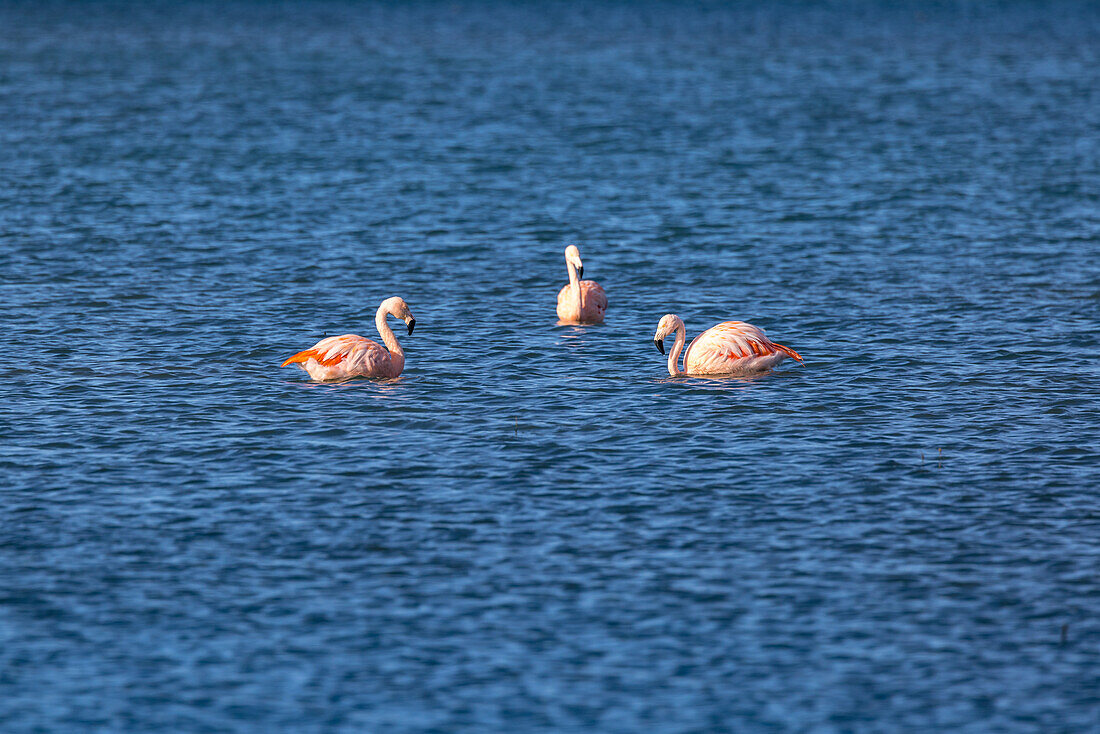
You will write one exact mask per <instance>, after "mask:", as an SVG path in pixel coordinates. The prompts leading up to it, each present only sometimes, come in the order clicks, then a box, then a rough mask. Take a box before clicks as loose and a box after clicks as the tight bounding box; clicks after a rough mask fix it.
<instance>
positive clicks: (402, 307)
mask: <svg viewBox="0 0 1100 734" xmlns="http://www.w3.org/2000/svg"><path fill="white" fill-rule="evenodd" d="M382 309H383V310H384V311H385V312H386V313H390V314H393V315H394V316H396V317H397V318H399V319H401V320H402V321H404V322H405V325H406V326H408V327H409V333H410V334H412V333H413V327H414V326H416V319H414V318H413V315H412V311H410V310H409V304H407V303H405V299H404V298H401V297H399V296H394V297H393V298H387V299H386V300H384V301H382Z"/></svg>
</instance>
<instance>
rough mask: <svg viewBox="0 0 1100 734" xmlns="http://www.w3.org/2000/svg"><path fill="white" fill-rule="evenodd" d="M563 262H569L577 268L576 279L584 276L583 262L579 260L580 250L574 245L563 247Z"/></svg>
mask: <svg viewBox="0 0 1100 734" xmlns="http://www.w3.org/2000/svg"><path fill="white" fill-rule="evenodd" d="M565 262H567V263H571V264H572V265H573V267H575V268H576V269H577V279H578V280H579V279H581V278H583V277H584V263H582V262H581V251H580V250H578V249H577V246H576V245H569V247H566V248H565Z"/></svg>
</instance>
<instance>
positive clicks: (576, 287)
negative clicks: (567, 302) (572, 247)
mask: <svg viewBox="0 0 1100 734" xmlns="http://www.w3.org/2000/svg"><path fill="white" fill-rule="evenodd" d="M565 267H566V268H567V269H568V270H569V288H570V290H571V291H572V293H573V298H574V299H575V300H576V302H577V314H578V315H579V314H580V312H581V305H582V304H581V281H580V278H578V277H577V268H576V267H575V266H574V265H573V263H571V262H569V260H566V261H565Z"/></svg>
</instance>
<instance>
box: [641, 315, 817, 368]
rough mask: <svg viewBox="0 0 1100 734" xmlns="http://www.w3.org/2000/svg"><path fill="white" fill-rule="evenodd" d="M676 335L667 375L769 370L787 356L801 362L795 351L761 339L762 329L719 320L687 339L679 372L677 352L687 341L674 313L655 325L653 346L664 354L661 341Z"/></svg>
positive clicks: (678, 353) (681, 325) (685, 332)
mask: <svg viewBox="0 0 1100 734" xmlns="http://www.w3.org/2000/svg"><path fill="white" fill-rule="evenodd" d="M673 332H676V343H675V345H673V347H672V351H671V352H669V354H668V373H669V374H670V375H672V376H673V377H678V376H680V375H729V374H739V373H744V372H757V371H760V370H766V369H771V368H772V367H774V366H776V365H777V364H779V363H780V362H782V361H783V360H784V359H786V358H787V357H791V358H792V359H797V360H798V361H799V362H802V357H801V356H800V355H799V354H798V352H796V351H794V350H793V349H791V348H790V347H785V346H783V345H782V344H776V343H775V342H773V341H771V340H770V339H768V337H766V336H764V330H763V329H760V328H757V327H755V326H753V325H752V324H746V323H744V322H743V321H723V322H722V323H720V324H718V325H717V326H712V327H711V328H709V329H707V330H706V331H704V332H703V333H702V334H700V335H699V336H697V337H695V338H694V339H692V340H691V344H689V345H688V348H687V352H685V353H684V369H683V371H681V370H680V366H679V361H680V350H681V349H683V348H684V342H685V341H687V329H686V328H685V327H684V322H683V320H682V319H681V318H680V317H679V316H677V315H676V314H671V313H670V314H665V315H664V316H662V317H661V322H660V323H659V324H657V333H656V334H654V335H653V344H654V346H656V347H657V350H658V351H660V353H661V354H664V353H665V345H664V340H665V337H667V336H668V335H669V334H671V333H673Z"/></svg>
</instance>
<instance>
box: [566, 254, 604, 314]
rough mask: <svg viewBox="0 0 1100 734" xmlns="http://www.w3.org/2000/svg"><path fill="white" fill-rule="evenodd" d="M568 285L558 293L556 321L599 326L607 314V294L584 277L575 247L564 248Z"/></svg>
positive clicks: (598, 285)
mask: <svg viewBox="0 0 1100 734" xmlns="http://www.w3.org/2000/svg"><path fill="white" fill-rule="evenodd" d="M565 268H566V270H567V271H568V272H569V283H568V284H566V285H564V286H562V289H561V290H560V291H558V319H559V320H560V321H561V323H563V324H599V323H602V322H603V316H604V314H605V313H607V294H606V293H604V292H603V288H601V287H600V284H599V283H597V282H596V281H594V280H581V278H582V277H584V263H582V262H581V252H580V250H578V249H577V246H576V245H569V247H566V248H565Z"/></svg>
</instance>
